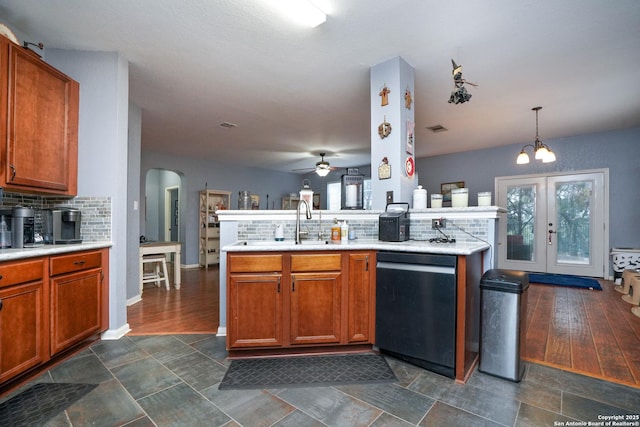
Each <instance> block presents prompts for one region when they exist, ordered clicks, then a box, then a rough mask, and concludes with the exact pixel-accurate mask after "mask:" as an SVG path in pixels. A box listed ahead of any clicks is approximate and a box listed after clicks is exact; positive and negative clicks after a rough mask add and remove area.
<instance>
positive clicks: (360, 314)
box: [347, 252, 376, 343]
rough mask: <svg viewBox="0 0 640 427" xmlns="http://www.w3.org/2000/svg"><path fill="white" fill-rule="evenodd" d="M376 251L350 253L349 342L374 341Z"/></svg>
mask: <svg viewBox="0 0 640 427" xmlns="http://www.w3.org/2000/svg"><path fill="white" fill-rule="evenodd" d="M375 262H376V260H375V253H374V252H357V253H351V254H349V273H348V274H349V277H348V282H347V283H348V287H349V288H348V301H347V342H349V343H354V342H362V343H368V342H373V337H374V333H373V330H374V327H375V326H374V325H375V294H376V292H375V282H374V281H373V278H374V277H375V275H374V274H371V269H372V268H373V267H372V266H375Z"/></svg>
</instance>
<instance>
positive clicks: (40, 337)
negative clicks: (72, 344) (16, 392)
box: [0, 258, 49, 383]
mask: <svg viewBox="0 0 640 427" xmlns="http://www.w3.org/2000/svg"><path fill="white" fill-rule="evenodd" d="M45 272H46V270H45V262H44V259H43V258H39V259H35V260H29V261H16V262H7V263H2V264H0V383H3V382H4V381H6V380H7V379H10V378H12V377H15V376H16V375H18V374H21V373H22V372H25V371H26V370H28V369H31V368H33V367H35V366H37V365H39V364H41V363H44V362H46V361H47V360H49V348H48V343H49V334H48V330H49V327H48V317H47V315H46V313H47V309H46V308H47V307H48V294H47V287H46V286H45V278H46V275H45Z"/></svg>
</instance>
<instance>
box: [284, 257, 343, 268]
mask: <svg viewBox="0 0 640 427" xmlns="http://www.w3.org/2000/svg"><path fill="white" fill-rule="evenodd" d="M340 258H341V256H340V254H293V255H291V272H302V271H335V270H340Z"/></svg>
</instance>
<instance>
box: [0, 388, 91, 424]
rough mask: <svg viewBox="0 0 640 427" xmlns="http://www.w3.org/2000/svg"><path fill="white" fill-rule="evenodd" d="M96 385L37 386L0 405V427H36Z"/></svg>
mask: <svg viewBox="0 0 640 427" xmlns="http://www.w3.org/2000/svg"><path fill="white" fill-rule="evenodd" d="M97 386H98V385H97V384H67V383H38V384H35V385H33V386H31V387H29V388H28V389H26V390H25V391H23V392H21V393H20V394H18V395H16V396H14V397H12V398H11V399H9V400H7V401H6V402H3V403H1V404H0V425H1V426H12V427H17V426H29V427H31V426H39V425H42V424H44V423H45V422H46V421H47V420H48V419H50V418H52V417H54V416H55V415H57V414H58V413H59V412H61V411H64V410H65V409H66V408H67V407H68V406H70V405H71V404H72V403H74V402H75V401H77V400H79V399H80V398H82V397H83V396H85V395H86V394H87V393H89V392H90V391H91V390H93V389H94V388H95V387H97Z"/></svg>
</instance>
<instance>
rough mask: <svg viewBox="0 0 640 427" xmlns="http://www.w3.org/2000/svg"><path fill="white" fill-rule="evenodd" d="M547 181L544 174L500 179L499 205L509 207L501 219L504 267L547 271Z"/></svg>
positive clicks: (500, 251) (501, 266)
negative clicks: (539, 176) (504, 217)
mask: <svg viewBox="0 0 640 427" xmlns="http://www.w3.org/2000/svg"><path fill="white" fill-rule="evenodd" d="M546 185H547V184H546V178H544V177H541V178H536V177H527V178H511V179H500V180H498V181H497V189H496V194H497V199H496V200H497V202H498V206H503V207H505V208H506V209H507V213H506V221H498V227H499V228H498V236H499V243H500V244H499V246H498V259H499V264H500V268H508V269H514V270H524V271H541V272H542V271H545V269H546V260H547V255H546V247H545V240H544V239H545V233H546V222H545V221H546ZM540 236H542V237H540Z"/></svg>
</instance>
